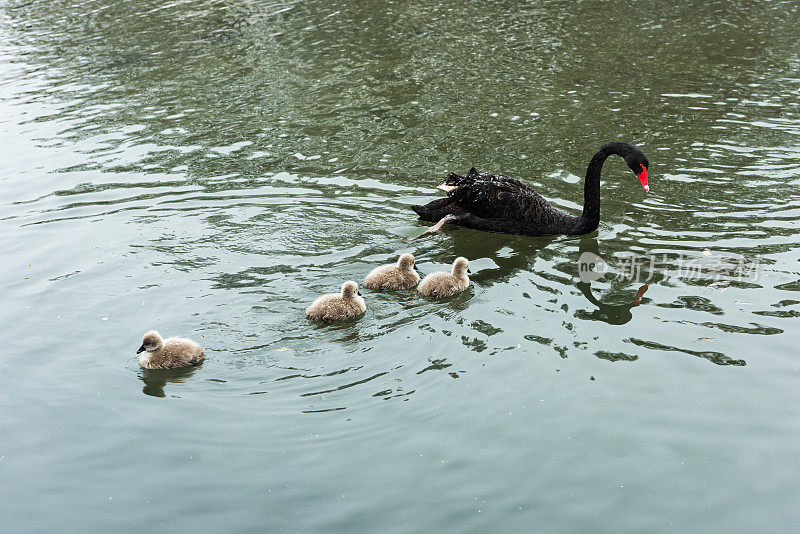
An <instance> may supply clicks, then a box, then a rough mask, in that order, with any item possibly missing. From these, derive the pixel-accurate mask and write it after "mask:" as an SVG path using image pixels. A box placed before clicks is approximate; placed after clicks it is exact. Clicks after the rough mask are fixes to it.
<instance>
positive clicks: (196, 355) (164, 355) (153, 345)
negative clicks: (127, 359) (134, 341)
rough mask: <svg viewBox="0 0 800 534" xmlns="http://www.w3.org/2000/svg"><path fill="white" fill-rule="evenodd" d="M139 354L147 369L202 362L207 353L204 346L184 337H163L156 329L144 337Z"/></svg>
mask: <svg viewBox="0 0 800 534" xmlns="http://www.w3.org/2000/svg"><path fill="white" fill-rule="evenodd" d="M142 352H144V353H145V354H142V355H141V356H139V365H141V366H142V367H144V368H145V369H172V368H173V367H185V366H187V365H198V364H200V363H202V361H203V359H204V358H205V357H206V355H205V354H204V353H203V349H202V347H200V345H198V344H197V343H195V342H194V341H192V340H191V339H186V338H184V337H170V338H167V339H163V338H162V337H161V334H159V333H158V332H156V331H155V330H151V331H149V332H147V333H146V334H145V335H144V336H143V337H142V346H141V347H139V350H137V351H136V354H141V353H142Z"/></svg>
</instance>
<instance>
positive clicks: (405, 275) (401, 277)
mask: <svg viewBox="0 0 800 534" xmlns="http://www.w3.org/2000/svg"><path fill="white" fill-rule="evenodd" d="M415 269H416V267H415V266H414V256H412V255H411V254H408V253H406V254H403V255H401V256H400V259H399V260H397V264H396V265H381V266H380V267H375V268H374V269H372V271H370V273H369V274H368V275H367V277H366V278H365V279H364V287H366V288H367V289H411V288H412V287H414V286H415V285H417V282H419V274H418V273H417V271H415Z"/></svg>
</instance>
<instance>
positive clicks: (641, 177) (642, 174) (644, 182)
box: [636, 165, 650, 192]
mask: <svg viewBox="0 0 800 534" xmlns="http://www.w3.org/2000/svg"><path fill="white" fill-rule="evenodd" d="M636 177H637V178H639V181H640V182H642V187H644V190H645V191H648V192H649V191H650V186H649V185H647V167H645V166H644V165H642V172H640V173H639V174H637V175H636Z"/></svg>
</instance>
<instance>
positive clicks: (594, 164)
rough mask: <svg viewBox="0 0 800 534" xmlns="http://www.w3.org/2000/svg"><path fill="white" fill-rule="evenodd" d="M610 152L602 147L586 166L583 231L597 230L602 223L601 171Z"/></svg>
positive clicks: (581, 225)
mask: <svg viewBox="0 0 800 534" xmlns="http://www.w3.org/2000/svg"><path fill="white" fill-rule="evenodd" d="M607 157H608V154H607V153H606V152H605V151H604V150H603V149H600V150H599V151H598V152H597V153H596V154H595V155H594V156H592V161H590V162H589V166H588V167H587V168H586V178H585V179H584V181H583V213H582V214H581V217H580V219H579V223H578V225H579V226H580V229H581V233H587V232H591V231H592V230H596V229H597V226H598V225H599V224H600V171H601V170H602V169H603V163H605V161H606V158H607Z"/></svg>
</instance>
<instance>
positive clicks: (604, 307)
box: [575, 282, 648, 325]
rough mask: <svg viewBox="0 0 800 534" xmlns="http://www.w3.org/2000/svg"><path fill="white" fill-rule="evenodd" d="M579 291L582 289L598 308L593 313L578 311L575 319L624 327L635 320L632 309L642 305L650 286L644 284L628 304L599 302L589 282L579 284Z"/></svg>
mask: <svg viewBox="0 0 800 534" xmlns="http://www.w3.org/2000/svg"><path fill="white" fill-rule="evenodd" d="M577 287H578V289H580V291H581V293H583V296H585V297H586V299H587V300H588V301H589V302H591V303H592V304H594V305H595V306H597V309H596V310H594V311H592V312H588V313H587V312H586V311H585V310H578V311H576V312H575V317H577V318H579V319H584V320H590V321H603V322H606V323H608V324H615V325H622V324H625V323H627V322H628V321H630V320H631V319H633V313H632V312H631V308H634V307H636V306H638V305H639V304H641V302H642V297H643V296H644V294H645V292H646V291H647V287H648V284H644V285H643V286H641V287H640V288H639V290H638V291H637V292H636V296H635V298H633V299H632V300H630V302H629V303H627V304H604V303H602V302H600V301H599V300H597V298H596V297H595V296H594V295H593V294H592V286H591V284H590V283H587V282H578V284H577Z"/></svg>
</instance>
